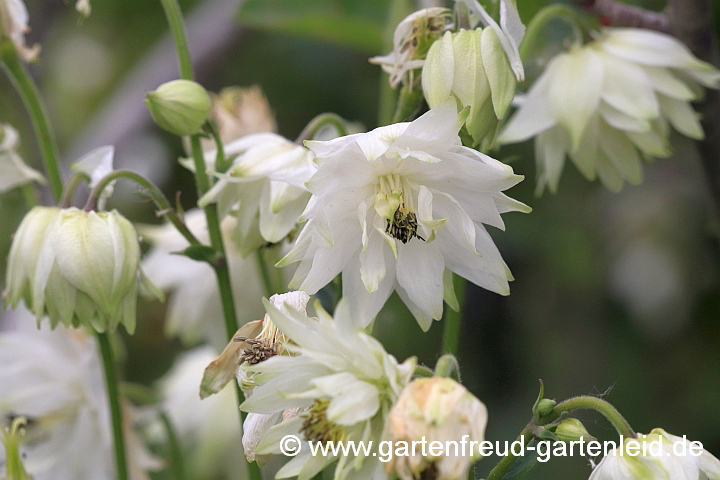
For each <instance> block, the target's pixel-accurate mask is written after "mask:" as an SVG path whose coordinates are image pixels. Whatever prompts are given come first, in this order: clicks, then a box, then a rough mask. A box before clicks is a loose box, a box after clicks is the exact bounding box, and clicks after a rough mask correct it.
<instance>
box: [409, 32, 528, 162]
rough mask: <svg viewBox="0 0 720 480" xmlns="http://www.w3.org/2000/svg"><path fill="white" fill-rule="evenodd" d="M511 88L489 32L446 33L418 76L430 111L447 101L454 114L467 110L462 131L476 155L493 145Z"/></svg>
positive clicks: (499, 46) (512, 83)
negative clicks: (476, 148) (454, 107)
mask: <svg viewBox="0 0 720 480" xmlns="http://www.w3.org/2000/svg"><path fill="white" fill-rule="evenodd" d="M516 82H517V81H516V79H515V74H514V73H513V70H512V67H511V66H510V62H509V61H508V58H507V54H506V53H505V50H504V49H503V47H502V44H501V43H500V39H499V38H498V36H497V34H496V33H495V31H494V30H493V29H492V28H485V29H480V28H478V29H476V30H460V31H459V32H457V33H454V34H453V33H451V32H446V33H445V35H444V36H443V37H442V38H441V39H440V40H438V41H436V42H435V43H433V45H432V46H431V47H430V50H429V51H428V54H427V59H426V62H425V66H424V67H423V71H422V86H423V92H424V94H425V99H426V100H427V102H428V105H430V107H431V108H433V107H436V106H438V105H440V104H442V103H443V102H445V101H447V99H448V98H451V97H452V98H454V99H455V100H456V101H457V104H458V110H462V109H464V108H466V107H469V110H470V111H469V115H468V117H467V120H466V121H465V127H466V128H467V131H468V133H469V134H470V136H471V137H472V139H473V143H474V144H475V145H479V146H480V147H481V149H487V148H488V147H490V146H492V144H493V143H494V141H495V137H496V135H497V130H498V125H499V121H500V120H501V119H503V118H504V117H505V115H506V114H507V111H508V108H510V103H511V102H512V99H513V96H514V95H515V85H516Z"/></svg>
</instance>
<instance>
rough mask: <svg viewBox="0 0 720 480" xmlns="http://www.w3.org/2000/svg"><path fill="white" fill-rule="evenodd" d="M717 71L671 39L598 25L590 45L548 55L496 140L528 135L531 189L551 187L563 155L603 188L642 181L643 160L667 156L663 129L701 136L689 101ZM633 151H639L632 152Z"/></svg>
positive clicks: (718, 81) (719, 78) (711, 83)
mask: <svg viewBox="0 0 720 480" xmlns="http://www.w3.org/2000/svg"><path fill="white" fill-rule="evenodd" d="M702 86H706V87H711V88H718V87H720V72H719V71H718V70H716V69H715V68H714V67H713V66H712V65H710V64H708V63H705V62H702V61H700V60H698V59H697V58H695V57H694V56H693V55H692V54H691V53H690V51H689V50H688V49H687V48H686V47H685V46H684V45H683V44H682V43H680V41H678V40H676V39H675V38H673V37H671V36H669V35H665V34H662V33H658V32H653V31H649V30H641V29H633V28H606V29H604V30H603V32H602V34H601V35H600V36H599V37H598V38H597V39H596V40H595V41H593V42H591V43H588V44H587V45H584V46H575V47H573V48H572V49H571V51H569V52H567V53H563V54H560V55H558V56H557V57H555V58H554V59H553V60H552V61H551V62H550V64H549V65H548V66H547V68H546V70H545V72H544V73H543V74H542V75H541V76H540V78H539V79H538V80H537V81H536V82H535V84H534V85H533V86H532V88H531V89H530V91H529V93H528V95H527V97H526V98H524V100H523V101H522V102H521V103H520V108H519V110H518V112H517V113H516V114H515V115H514V116H513V117H512V118H511V119H510V121H509V123H508V125H507V127H506V128H505V129H504V131H503V132H502V133H501V135H500V138H499V141H500V142H501V143H514V142H519V141H522V140H526V139H528V138H531V137H536V138H535V151H536V154H535V155H536V162H537V171H538V192H539V193H541V192H542V191H543V190H544V189H545V187H546V186H547V187H548V188H549V189H550V191H551V192H555V191H556V190H557V186H558V182H559V180H560V175H561V173H562V169H563V166H564V163H565V157H566V155H569V156H570V159H571V160H572V161H573V162H574V163H575V165H576V166H577V168H578V169H579V170H580V172H581V173H582V174H583V175H584V176H585V177H586V178H587V179H588V180H594V179H595V177H596V176H598V177H600V180H601V181H602V182H603V184H605V186H607V187H608V188H609V189H610V190H613V191H619V190H620V189H621V188H622V186H623V181H628V182H629V183H632V184H638V183H640V182H642V179H643V168H642V161H641V154H642V156H644V157H645V158H652V157H666V156H668V155H669V153H670V146H669V141H668V136H669V133H670V130H669V126H670V125H672V126H673V127H674V128H675V129H676V130H677V131H678V132H680V133H682V134H683V135H686V136H688V137H691V138H695V139H701V138H703V131H702V127H701V126H700V121H699V119H698V116H697V114H696V113H695V111H693V109H692V106H691V102H692V101H694V100H697V99H698V98H699V97H700V95H702V90H703V89H702ZM638 150H639V152H640V153H639V152H638Z"/></svg>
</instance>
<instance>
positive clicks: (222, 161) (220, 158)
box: [206, 120, 232, 173]
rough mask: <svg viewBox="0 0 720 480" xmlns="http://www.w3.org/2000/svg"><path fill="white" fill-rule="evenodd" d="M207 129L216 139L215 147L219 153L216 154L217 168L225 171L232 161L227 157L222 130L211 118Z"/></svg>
mask: <svg viewBox="0 0 720 480" xmlns="http://www.w3.org/2000/svg"><path fill="white" fill-rule="evenodd" d="M206 128H207V131H208V132H210V135H212V137H213V140H215V148H216V149H217V154H216V155H215V170H216V171H217V172H220V173H225V172H227V171H228V169H229V168H230V167H231V166H232V161H231V160H227V159H226V158H225V145H224V144H223V141H222V138H221V137H220V131H219V130H218V128H217V124H216V123H215V122H214V121H212V120H209V121H208V122H207V125H206Z"/></svg>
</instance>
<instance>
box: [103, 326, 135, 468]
mask: <svg viewBox="0 0 720 480" xmlns="http://www.w3.org/2000/svg"><path fill="white" fill-rule="evenodd" d="M97 339H98V344H99V345H100V355H101V356H102V360H103V367H104V369H105V383H106V385H107V394H108V402H109V404H110V415H111V417H112V430H113V440H114V442H113V443H114V444H115V468H116V474H117V480H128V478H129V477H128V469H127V460H126V458H125V435H124V430H123V429H124V424H123V412H122V408H121V407H120V395H119V393H118V383H117V373H116V371H115V360H114V358H113V352H112V346H111V345H110V337H108V334H107V333H98V334H97Z"/></svg>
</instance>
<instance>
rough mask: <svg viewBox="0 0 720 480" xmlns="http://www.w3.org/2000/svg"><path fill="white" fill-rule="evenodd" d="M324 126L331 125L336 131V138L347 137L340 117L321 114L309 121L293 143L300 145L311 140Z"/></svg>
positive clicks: (343, 121)
mask: <svg viewBox="0 0 720 480" xmlns="http://www.w3.org/2000/svg"><path fill="white" fill-rule="evenodd" d="M326 125H332V126H333V127H335V128H336V129H337V131H338V136H340V137H344V136H345V135H347V128H346V127H345V120H343V119H342V117H341V116H340V115H337V114H335V113H321V114H320V115H318V116H317V117H315V118H313V119H312V120H310V123H308V124H307V126H306V127H305V128H304V129H303V131H302V132H300V135H298V138H297V140H295V143H297V144H300V145H302V143H303V142H304V141H305V140H312V139H313V137H315V135H317V133H318V132H319V131H320V129H321V128H323V127H324V126H326Z"/></svg>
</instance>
